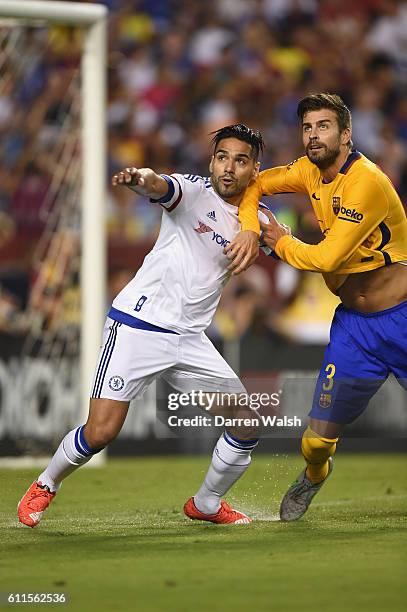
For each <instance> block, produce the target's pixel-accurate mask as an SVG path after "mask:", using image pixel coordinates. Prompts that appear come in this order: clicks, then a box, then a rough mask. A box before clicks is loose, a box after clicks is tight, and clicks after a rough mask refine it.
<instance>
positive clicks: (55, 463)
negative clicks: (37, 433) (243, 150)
mask: <svg viewBox="0 0 407 612" xmlns="http://www.w3.org/2000/svg"><path fill="white" fill-rule="evenodd" d="M100 450H102V449H101V448H99V449H95V450H93V449H91V448H90V447H89V446H88V443H87V442H86V440H85V436H84V434H83V425H82V426H81V427H76V428H75V429H73V430H72V431H70V432H69V433H67V434H66V436H65V438H64V439H63V440H62V442H61V444H60V445H59V446H58V448H57V450H56V452H55V454H54V456H53V457H52V459H51V461H50V463H49V465H48V467H47V468H46V469H45V470H44V471H43V472H42V474H40V475H39V476H38V478H37V482H39V483H41V484H42V485H47V487H49V489H50V491H51V492H52V493H54V492H55V491H58V489H59V488H60V486H61V481H62V480H64V478H66V477H67V476H69V474H72V472H74V471H75V470H77V469H78V468H79V467H81V465H84V464H85V463H87V462H88V461H89V459H91V458H92V457H93V455H94V454H95V453H98V452H99V451H100Z"/></svg>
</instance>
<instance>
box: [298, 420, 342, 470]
mask: <svg viewBox="0 0 407 612" xmlns="http://www.w3.org/2000/svg"><path fill="white" fill-rule="evenodd" d="M337 441H338V438H321V436H319V434H317V433H315V432H314V431H312V429H311V428H310V427H307V429H306V430H305V431H304V434H303V436H302V443H301V451H302V454H303V455H304V458H305V460H306V461H307V462H308V463H311V464H317V463H325V461H327V460H328V459H329V457H331V456H332V455H333V454H334V452H335V450H336V443H337Z"/></svg>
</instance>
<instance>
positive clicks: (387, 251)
mask: <svg viewBox="0 0 407 612" xmlns="http://www.w3.org/2000/svg"><path fill="white" fill-rule="evenodd" d="M298 117H299V119H300V122H301V125H302V137H303V144H304V147H305V153H306V155H305V156H304V157H301V158H299V159H297V160H295V161H293V162H292V163H290V164H289V165H288V166H281V167H276V168H270V169H268V170H265V171H264V172H261V173H260V175H259V177H258V179H257V181H256V183H255V184H254V185H252V186H250V187H248V189H247V190H246V195H245V200H244V202H245V204H248V203H250V211H251V214H252V216H253V223H254V216H255V215H257V207H258V202H259V200H260V199H261V196H262V195H272V194H275V193H287V192H299V193H306V194H308V195H309V197H310V201H311V204H312V206H313V208H314V211H315V215H316V217H317V219H318V223H319V226H320V228H321V231H322V233H323V234H324V238H323V240H321V242H320V243H319V244H316V245H310V244H306V243H304V242H301V241H300V240H297V239H296V238H295V237H293V236H292V235H291V230H290V228H289V227H287V226H285V225H281V224H279V223H278V221H277V220H276V219H275V218H274V217H273V215H271V213H270V215H269V218H270V224H269V225H264V224H261V226H262V230H263V235H262V240H263V241H264V243H265V244H266V245H267V246H269V247H270V248H271V249H273V251H274V253H275V254H276V255H277V256H278V257H279V258H281V259H282V260H283V261H285V262H287V263H289V264H290V265H292V266H294V267H295V268H298V269H299V270H310V271H312V272H321V273H322V274H323V276H324V279H325V282H326V284H327V286H328V287H329V289H330V290H331V291H332V292H333V293H335V294H336V295H338V296H339V298H340V299H341V302H342V303H341V304H340V305H339V306H338V308H337V310H336V313H335V317H334V319H333V322H332V326H331V335H330V343H329V345H328V347H327V349H326V352H325V357H324V362H323V365H322V368H321V372H320V375H319V378H318V382H317V386H316V390H315V395H314V399H313V405H312V409H311V411H310V414H309V416H310V421H309V426H308V428H307V429H306V431H305V432H304V434H303V438H302V446H301V450H302V454H303V456H304V458H305V461H306V464H307V465H306V468H305V469H304V471H303V472H301V474H300V475H299V477H298V478H297V480H296V482H294V484H293V485H292V486H291V487H290V489H289V490H288V492H287V493H286V495H285V496H284V498H283V501H282V503H281V508H280V516H281V518H282V520H286V521H293V520H296V519H298V518H300V517H301V516H302V515H303V514H304V513H305V512H306V511H307V509H308V506H309V504H310V503H311V501H312V498H313V497H314V495H315V494H316V493H317V492H318V491H319V489H320V488H321V486H322V485H323V483H324V482H325V480H326V478H327V477H328V476H329V474H330V472H331V471H332V465H333V460H332V455H333V454H334V452H335V449H336V443H337V441H338V437H339V435H340V434H341V432H342V430H343V428H344V426H345V425H346V424H347V423H350V422H352V421H354V420H355V419H356V418H357V417H358V416H359V415H360V414H361V413H362V412H363V411H364V410H365V408H366V406H367V404H368V402H369V400H370V398H371V397H372V396H373V395H374V394H375V393H376V391H377V390H378V389H379V387H380V386H381V385H382V384H383V382H384V381H385V380H386V378H387V376H388V375H389V373H391V372H392V373H393V374H394V375H395V376H396V378H397V379H398V381H399V382H400V384H402V385H403V387H404V388H407V265H406V264H407V219H406V214H405V211H404V209H403V206H402V203H401V201H400V198H399V196H398V195H397V192H396V190H395V189H394V187H393V185H392V183H391V181H390V180H389V178H388V177H387V176H386V175H385V174H384V173H383V172H382V171H381V170H380V168H378V167H377V166H376V165H375V164H374V163H373V162H371V161H370V160H368V159H367V158H366V157H365V156H364V155H362V154H361V153H359V152H358V151H356V150H354V149H353V148H352V140H351V137H352V123H351V115H350V112H349V110H348V108H347V107H346V106H345V104H344V102H343V101H342V99H341V98H340V97H339V96H337V95H332V94H326V93H321V94H314V95H309V96H307V97H306V98H304V99H303V100H301V101H300V103H299V105H298ZM245 210H246V214H247V212H248V210H249V209H248V207H247V206H246V209H245ZM227 251H228V256H229V257H230V258H231V259H233V257H234V256H235V255H236V253H237V252H238V251H237V249H236V247H235V245H234V244H233V243H232V244H231V245H229V247H227ZM237 259H239V258H237ZM234 261H235V262H236V257H235V259H234ZM233 265H234V264H233V262H232V266H233ZM237 266H238V264H237Z"/></svg>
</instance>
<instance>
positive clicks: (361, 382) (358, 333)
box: [309, 301, 407, 424]
mask: <svg viewBox="0 0 407 612" xmlns="http://www.w3.org/2000/svg"><path fill="white" fill-rule="evenodd" d="M391 372H392V373H393V374H394V376H395V377H396V378H397V379H398V381H399V383H400V384H401V385H402V386H403V387H404V388H405V389H407V301H406V302H402V303H401V304H398V305H397V306H393V308H388V309H386V310H382V311H380V312H373V313H368V314H363V313H361V312H357V311H356V310H351V309H350V308H346V307H345V306H343V304H341V305H339V306H338V308H337V309H336V312H335V316H334V319H333V321H332V326H331V337H330V342H329V344H328V346H327V348H326V351H325V356H324V362H323V366H322V368H321V371H320V374H319V378H318V382H317V386H316V389H315V394H314V399H313V402H312V409H311V412H310V413H309V416H310V417H312V418H314V419H320V420H322V421H332V422H334V423H341V424H346V423H351V422H352V421H354V420H355V419H356V418H357V417H358V416H359V415H360V414H362V412H363V411H364V410H365V408H366V406H367V405H368V403H369V400H370V398H371V397H372V396H373V395H374V394H375V393H376V392H377V391H378V389H379V388H380V387H381V385H382V384H383V383H384V381H385V380H386V378H387V377H388V375H389V374H390V373H391Z"/></svg>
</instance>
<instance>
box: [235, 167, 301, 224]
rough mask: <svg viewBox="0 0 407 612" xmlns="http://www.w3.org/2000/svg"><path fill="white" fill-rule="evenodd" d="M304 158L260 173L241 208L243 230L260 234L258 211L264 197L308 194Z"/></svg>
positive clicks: (246, 193)
mask: <svg viewBox="0 0 407 612" xmlns="http://www.w3.org/2000/svg"><path fill="white" fill-rule="evenodd" d="M303 160H304V158H303V157H301V158H300V159H296V160H295V161H293V162H291V164H288V166H277V167H276V168H270V169H269V170H264V171H263V172H260V174H259V176H258V178H257V179H256V181H254V182H253V183H252V184H251V185H249V187H247V189H246V192H245V195H244V198H243V200H242V202H241V204H240V206H239V220H240V222H241V224H242V230H252V231H255V232H257V233H258V234H260V225H259V220H258V215H257V211H258V208H259V202H260V200H261V197H262V196H263V195H273V194H275V193H290V192H300V193H307V188H306V184H305V180H304V162H303Z"/></svg>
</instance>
